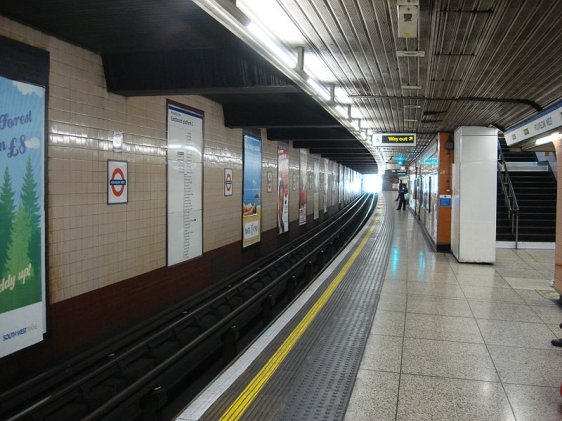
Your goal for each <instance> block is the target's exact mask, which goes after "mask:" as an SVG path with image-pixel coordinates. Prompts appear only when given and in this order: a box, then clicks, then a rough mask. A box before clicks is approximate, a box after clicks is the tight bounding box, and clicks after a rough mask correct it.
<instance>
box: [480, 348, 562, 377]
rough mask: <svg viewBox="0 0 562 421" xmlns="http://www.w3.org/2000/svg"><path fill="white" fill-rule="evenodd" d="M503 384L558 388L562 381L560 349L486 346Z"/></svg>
mask: <svg viewBox="0 0 562 421" xmlns="http://www.w3.org/2000/svg"><path fill="white" fill-rule="evenodd" d="M488 349H489V351H490V355H491V356H492V360H493V361H494V364H495V366H496V369H497V370H498V375H499V376H500V378H501V380H502V382H503V383H514V384H526V385H534V386H550V387H559V386H560V380H561V379H562V349H561V348H555V347H551V348H550V349H528V348H511V347H508V346H498V345H488Z"/></svg>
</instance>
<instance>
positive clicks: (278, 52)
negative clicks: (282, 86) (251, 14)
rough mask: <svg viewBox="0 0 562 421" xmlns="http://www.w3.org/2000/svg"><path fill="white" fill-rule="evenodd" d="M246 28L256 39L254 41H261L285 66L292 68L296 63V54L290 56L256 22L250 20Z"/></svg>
mask: <svg viewBox="0 0 562 421" xmlns="http://www.w3.org/2000/svg"><path fill="white" fill-rule="evenodd" d="M246 29H248V32H250V34H252V36H253V37H254V38H255V39H256V41H258V42H260V43H262V44H263V45H264V46H265V47H266V48H267V49H268V50H269V52H270V53H271V54H272V55H273V56H274V57H275V58H277V59H278V60H280V61H281V62H282V63H283V64H284V65H285V66H287V67H289V68H294V67H295V66H296V65H297V57H296V55H294V56H292V57H291V55H289V53H288V52H287V51H286V50H284V49H282V48H281V46H280V45H279V44H277V43H276V42H275V41H273V39H271V38H270V36H269V35H268V34H267V33H266V32H265V31H264V30H263V29H261V28H260V27H259V26H258V25H257V24H256V23H254V22H250V23H249V24H248V25H246Z"/></svg>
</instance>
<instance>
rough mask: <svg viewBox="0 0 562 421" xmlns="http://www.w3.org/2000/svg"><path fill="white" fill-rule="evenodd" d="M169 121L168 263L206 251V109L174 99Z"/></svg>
mask: <svg viewBox="0 0 562 421" xmlns="http://www.w3.org/2000/svg"><path fill="white" fill-rule="evenodd" d="M167 124H168V266H171V265H175V264H177V263H181V262H184V261H186V260H189V259H193V258H194V257H197V256H201V254H202V253H203V198H202V196H203V195H202V182H203V112H202V111H198V110H194V109H192V108H189V107H187V106H185V105H181V104H177V103H175V102H172V101H168V103H167Z"/></svg>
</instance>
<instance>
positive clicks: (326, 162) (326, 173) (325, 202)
mask: <svg viewBox="0 0 562 421" xmlns="http://www.w3.org/2000/svg"><path fill="white" fill-rule="evenodd" d="M322 161H324V204H323V205H324V206H323V209H324V213H328V184H329V182H330V177H329V174H330V172H329V171H330V169H329V167H328V164H329V163H328V160H327V159H326V158H322Z"/></svg>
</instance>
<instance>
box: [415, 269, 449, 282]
mask: <svg viewBox="0 0 562 421" xmlns="http://www.w3.org/2000/svg"><path fill="white" fill-rule="evenodd" d="M408 282H428V283H429V282H435V283H441V284H457V283H458V282H457V277H456V276H455V274H454V273H452V272H451V273H435V272H431V271H428V272H414V271H411V272H408Z"/></svg>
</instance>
